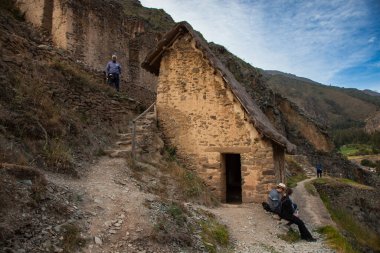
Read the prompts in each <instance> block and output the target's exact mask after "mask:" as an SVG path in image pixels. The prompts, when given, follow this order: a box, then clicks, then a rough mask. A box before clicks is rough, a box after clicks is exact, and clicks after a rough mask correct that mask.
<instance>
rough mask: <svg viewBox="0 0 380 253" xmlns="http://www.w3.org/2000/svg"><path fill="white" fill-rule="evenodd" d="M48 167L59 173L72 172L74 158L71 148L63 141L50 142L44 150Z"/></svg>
mask: <svg viewBox="0 0 380 253" xmlns="http://www.w3.org/2000/svg"><path fill="white" fill-rule="evenodd" d="M44 156H45V161H46V165H47V166H48V167H49V168H51V169H53V170H55V171H59V172H72V170H73V167H74V165H73V157H72V154H71V150H70V148H69V147H68V146H67V145H66V144H65V143H64V142H63V141H61V140H58V139H55V140H52V141H51V142H49V145H48V146H47V147H46V148H45V150H44Z"/></svg>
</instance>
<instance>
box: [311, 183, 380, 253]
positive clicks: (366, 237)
mask: <svg viewBox="0 0 380 253" xmlns="http://www.w3.org/2000/svg"><path fill="white" fill-rule="evenodd" d="M313 183H314V184H329V185H331V186H334V185H335V186H338V185H342V184H346V185H350V186H351V187H359V188H360V189H363V187H364V189H366V190H369V189H367V186H365V185H360V184H357V183H356V182H351V180H348V179H339V178H335V179H333V178H319V179H316V180H313ZM319 195H320V197H321V199H322V201H323V203H324V204H325V206H326V208H327V210H328V211H329V212H330V215H331V217H332V219H333V220H334V221H335V222H336V224H337V225H338V227H339V228H340V229H342V230H344V231H346V232H347V233H348V234H349V235H350V237H352V238H355V240H356V241H357V242H358V243H359V244H361V245H365V246H367V247H370V248H371V249H373V250H375V251H380V237H379V235H378V234H376V233H375V232H374V231H372V230H371V229H370V228H368V227H365V226H363V225H362V224H360V223H359V222H358V221H357V218H355V217H353V216H352V214H350V213H349V212H348V211H346V210H345V209H343V208H341V207H337V206H334V205H333V204H332V200H331V199H330V198H329V196H328V195H327V194H324V193H321V192H320V193H319ZM330 232H331V231H330ZM331 233H333V232H331Z"/></svg>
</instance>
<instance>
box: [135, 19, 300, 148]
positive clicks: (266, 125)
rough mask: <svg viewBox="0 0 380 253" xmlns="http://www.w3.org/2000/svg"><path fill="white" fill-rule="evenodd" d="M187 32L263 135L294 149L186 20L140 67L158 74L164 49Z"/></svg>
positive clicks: (175, 28)
mask: <svg viewBox="0 0 380 253" xmlns="http://www.w3.org/2000/svg"><path fill="white" fill-rule="evenodd" d="M186 33H189V34H190V35H191V36H192V37H193V38H194V40H195V43H196V47H197V48H198V49H199V50H201V51H202V52H203V54H204V56H205V57H206V58H207V59H208V60H209V62H210V64H211V65H212V66H213V67H214V68H215V69H216V70H217V71H218V72H219V74H220V75H221V76H222V77H223V79H224V81H225V82H226V84H227V85H228V86H229V87H230V89H231V91H232V93H233V94H234V95H235V97H236V99H237V100H238V101H239V102H240V104H241V105H242V106H243V108H244V109H245V111H246V112H247V115H248V118H249V120H250V122H251V123H252V124H253V125H254V127H255V128H256V129H257V130H258V131H259V132H260V133H261V134H263V135H264V136H266V137H267V138H269V139H271V140H272V141H274V142H275V143H277V144H279V145H281V146H283V147H285V148H286V149H287V151H288V152H290V153H293V152H294V151H295V148H296V147H295V145H293V144H292V143H290V142H289V141H288V140H287V139H286V138H285V137H284V136H283V135H281V134H280V133H279V132H278V131H277V130H276V129H275V128H274V127H273V125H272V124H271V123H270V121H269V119H268V118H267V116H266V115H265V114H264V113H263V112H262V111H261V109H260V107H259V106H258V105H257V104H256V103H255V102H254V101H253V99H252V98H251V97H250V96H249V95H248V93H247V92H246V90H245V89H244V87H243V86H242V85H241V84H240V83H239V82H238V81H237V80H236V79H235V77H234V76H233V74H232V73H231V72H230V71H229V70H228V69H227V68H226V67H225V66H224V65H223V64H222V63H221V61H220V60H219V59H218V58H217V57H216V56H215V55H214V54H213V53H212V52H211V50H210V48H209V47H208V45H207V42H206V41H205V40H204V39H203V38H202V37H201V36H200V35H199V34H198V33H197V32H196V31H194V30H193V28H192V27H191V25H190V24H188V23H187V22H180V23H178V24H177V25H176V26H175V27H174V28H173V29H172V30H170V31H169V32H168V33H167V34H166V35H165V36H164V37H163V38H162V40H161V41H159V42H158V44H157V46H156V48H154V49H153V50H152V51H151V52H150V53H149V54H148V55H147V57H146V58H145V60H144V62H143V63H142V67H143V68H144V69H146V70H148V71H149V72H151V73H153V74H155V75H158V74H159V72H160V63H161V58H162V56H163V54H164V53H165V50H166V49H167V48H169V47H170V46H171V45H172V44H173V43H174V42H175V41H176V40H177V39H178V38H179V37H180V36H181V35H183V34H186Z"/></svg>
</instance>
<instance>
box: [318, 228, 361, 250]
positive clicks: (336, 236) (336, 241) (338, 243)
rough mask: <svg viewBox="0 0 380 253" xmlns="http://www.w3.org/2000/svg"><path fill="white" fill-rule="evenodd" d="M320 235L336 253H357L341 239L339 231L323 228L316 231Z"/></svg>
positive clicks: (345, 240)
mask: <svg viewBox="0 0 380 253" xmlns="http://www.w3.org/2000/svg"><path fill="white" fill-rule="evenodd" d="M318 232H319V233H320V234H323V235H325V236H326V239H327V243H328V244H329V245H330V247H332V248H333V249H335V250H337V252H345V253H355V252H357V251H356V250H354V249H353V248H352V246H351V244H350V243H349V242H348V241H347V239H346V238H345V237H343V236H342V235H341V234H340V233H339V231H338V230H337V229H336V228H334V227H332V226H324V227H321V228H319V229H318Z"/></svg>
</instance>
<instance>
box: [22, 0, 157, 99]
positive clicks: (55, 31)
mask: <svg viewBox="0 0 380 253" xmlns="http://www.w3.org/2000/svg"><path fill="white" fill-rule="evenodd" d="M17 6H18V7H19V8H20V10H21V11H22V12H23V13H25V17H26V20H27V21H29V22H31V23H32V24H34V25H35V26H37V27H41V28H43V29H44V30H45V31H47V32H48V33H49V34H50V35H51V38H52V41H53V43H54V44H55V45H56V46H57V47H59V48H62V49H64V50H67V51H69V52H71V53H72V55H73V56H74V57H75V59H76V60H79V61H82V62H85V63H86V64H88V65H89V66H91V67H92V68H94V69H97V70H104V69H105V66H106V63H107V62H108V61H109V60H110V58H111V55H112V54H113V53H116V54H117V55H118V61H119V62H120V63H121V65H122V69H123V73H122V82H121V89H122V90H123V91H127V92H128V91H130V90H135V89H136V88H135V87H143V88H145V89H146V90H147V91H148V92H149V91H154V90H155V89H156V83H157V77H156V76H154V75H153V74H151V73H149V72H147V71H145V70H144V69H142V68H141V67H140V65H141V63H142V62H143V60H144V58H145V56H146V55H147V53H148V52H149V50H150V49H151V48H154V46H155V44H156V43H157V39H158V38H159V37H160V36H161V34H159V33H157V32H148V31H146V28H145V23H144V21H143V20H141V19H139V18H138V17H131V16H127V15H125V14H124V10H123V6H122V5H121V4H120V3H118V2H116V1H110V2H109V3H107V4H105V3H104V1H102V0H75V1H72V0H37V1H35V0H17ZM146 100H149V101H147V104H151V103H153V101H150V100H151V98H150V97H149V98H146ZM144 102H145V101H144Z"/></svg>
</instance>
